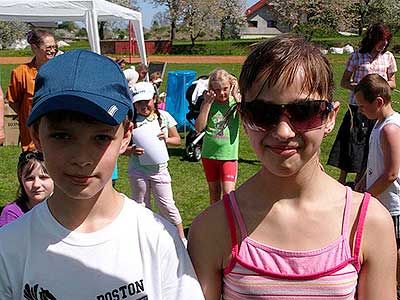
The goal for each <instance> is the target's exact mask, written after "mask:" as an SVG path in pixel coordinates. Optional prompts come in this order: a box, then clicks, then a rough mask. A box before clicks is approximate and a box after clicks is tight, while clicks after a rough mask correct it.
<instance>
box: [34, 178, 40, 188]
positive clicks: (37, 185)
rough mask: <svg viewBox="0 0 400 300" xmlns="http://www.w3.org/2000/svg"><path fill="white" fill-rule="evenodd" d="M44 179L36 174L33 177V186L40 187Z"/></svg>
mask: <svg viewBox="0 0 400 300" xmlns="http://www.w3.org/2000/svg"><path fill="white" fill-rule="evenodd" d="M41 182H42V180H41V179H40V178H39V176H35V178H34V179H33V185H32V186H33V187H35V188H38V187H40V185H41Z"/></svg>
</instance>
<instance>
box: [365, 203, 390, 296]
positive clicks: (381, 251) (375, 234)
mask: <svg viewBox="0 0 400 300" xmlns="http://www.w3.org/2000/svg"><path fill="white" fill-rule="evenodd" d="M393 229H394V228H393V222H392V218H391V217H390V215H389V212H388V211H387V210H386V209H385V208H384V207H383V206H382V205H381V204H380V203H378V201H376V199H373V198H372V199H371V203H370V206H369V208H368V212H367V218H366V222H365V226H364V234H363V239H362V249H361V251H362V253H361V255H362V267H361V272H360V277H359V283H358V299H363V300H375V299H391V300H395V299H396V243H395V239H394V236H395V235H394V230H393ZM378 241H379V242H378Z"/></svg>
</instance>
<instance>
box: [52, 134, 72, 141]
mask: <svg viewBox="0 0 400 300" xmlns="http://www.w3.org/2000/svg"><path fill="white" fill-rule="evenodd" d="M51 137H53V138H55V139H56V140H69V139H71V136H70V135H69V134H68V133H65V132H55V133H52V134H51Z"/></svg>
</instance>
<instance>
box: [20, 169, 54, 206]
mask: <svg viewBox="0 0 400 300" xmlns="http://www.w3.org/2000/svg"><path fill="white" fill-rule="evenodd" d="M21 179H22V180H21V181H22V185H23V188H24V190H25V192H26V194H27V195H28V205H29V207H30V208H32V207H34V206H35V205H36V204H38V203H40V202H42V201H43V200H44V199H46V198H47V197H49V196H50V194H51V193H52V192H53V188H54V184H53V180H52V179H51V178H50V176H49V175H48V174H47V173H46V172H45V171H44V170H43V168H42V165H41V164H40V163H38V162H35V163H34V165H33V167H32V169H31V164H29V163H28V164H26V165H25V167H24V170H23V172H22V178H21Z"/></svg>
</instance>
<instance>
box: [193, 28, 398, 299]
mask: <svg viewBox="0 0 400 300" xmlns="http://www.w3.org/2000/svg"><path fill="white" fill-rule="evenodd" d="M239 85H240V91H241V93H242V104H241V108H240V113H241V116H242V120H243V123H244V128H245V131H246V133H247V135H248V137H249V142H250V145H251V146H252V148H253V151H254V153H255V154H256V156H257V158H258V160H259V161H260V163H261V168H260V170H259V172H258V173H256V174H255V175H254V176H253V177H251V178H250V179H248V180H247V181H245V182H244V183H243V184H242V185H241V186H240V187H239V188H238V189H237V190H236V191H233V192H231V193H230V194H229V195H225V196H224V198H223V201H219V202H217V203H216V204H215V205H212V206H210V207H209V208H207V209H206V210H205V211H204V212H203V213H201V214H200V215H199V216H198V217H197V218H196V219H195V220H194V221H193V224H192V226H191V229H190V235H189V245H188V250H189V253H190V256H191V258H192V261H193V265H194V267H195V269H196V273H197V276H198V279H199V281H200V284H201V286H202V288H203V292H204V294H205V297H206V300H219V299H226V300H236V299H250V300H252V299H254V300H256V299H263V300H286V299H292V300H294V299H303V300H305V299H318V300H320V299H330V300H332V299H335V300H338V299H341V300H344V299H346V300H349V299H362V300H370V299H374V300H375V299H390V300H394V299H396V280H395V273H396V247H395V241H394V235H393V228H392V225H391V218H390V215H389V214H388V212H387V211H386V210H385V209H384V208H383V207H382V206H381V205H380V204H379V203H378V202H377V201H376V199H374V198H370V195H369V194H365V195H362V194H359V193H355V192H353V191H351V189H349V188H345V187H344V186H343V185H341V184H340V183H338V182H337V181H335V180H334V179H332V178H331V177H330V176H329V175H327V174H326V173H325V172H324V171H323V169H322V167H321V164H320V161H319V153H320V145H321V143H322V140H323V138H324V137H325V136H327V135H328V134H329V133H330V132H332V130H333V128H334V125H335V118H336V114H337V112H338V109H339V104H338V103H337V102H334V101H333V73H332V69H331V66H330V64H329V62H328V60H327V59H326V58H325V57H324V56H323V55H322V54H321V52H320V51H319V49H318V48H316V47H315V46H313V45H312V44H310V43H309V42H307V41H305V40H304V39H303V38H300V37H295V36H291V35H283V36H279V37H276V38H273V39H271V40H269V41H267V42H264V43H260V44H259V45H258V46H257V47H256V48H255V49H254V50H253V51H252V52H251V54H250V55H249V56H248V58H247V59H246V61H245V63H244V65H243V69H242V71H241V75H240V80H239Z"/></svg>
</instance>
